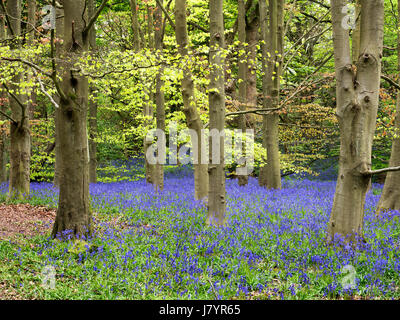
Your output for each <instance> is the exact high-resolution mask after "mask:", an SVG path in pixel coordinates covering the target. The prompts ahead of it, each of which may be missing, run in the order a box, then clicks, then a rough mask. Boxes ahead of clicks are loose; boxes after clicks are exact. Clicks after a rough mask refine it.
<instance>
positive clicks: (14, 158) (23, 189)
mask: <svg viewBox="0 0 400 320" xmlns="http://www.w3.org/2000/svg"><path fill="white" fill-rule="evenodd" d="M3 5H4V4H2V6H3ZM21 8H22V5H21V1H20V0H8V1H7V8H4V7H3V10H4V9H6V10H5V11H6V12H5V14H6V18H7V24H8V27H7V31H8V36H9V38H10V39H12V41H11V48H12V49H14V50H17V49H18V48H19V47H20V46H21V39H20V38H19V37H20V36H21ZM23 78H24V75H23V73H22V72H20V71H18V70H16V71H15V73H14V76H13V79H12V82H11V83H10V85H9V86H8V85H6V84H5V83H3V87H4V88H5V89H6V91H7V92H8V95H9V104H10V108H11V119H12V121H10V179H9V181H10V184H9V196H8V197H9V199H17V198H18V199H21V198H23V197H24V196H27V195H29V189H30V156H31V137H30V129H29V113H28V107H27V105H28V104H27V101H26V100H27V99H26V94H23V93H21V91H20V89H19V84H20V83H21V81H23Z"/></svg>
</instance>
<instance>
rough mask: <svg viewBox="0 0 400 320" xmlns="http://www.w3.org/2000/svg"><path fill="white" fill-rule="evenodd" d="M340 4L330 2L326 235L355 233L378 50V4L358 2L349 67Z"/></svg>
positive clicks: (366, 171) (367, 168) (367, 162)
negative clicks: (333, 162)
mask: <svg viewBox="0 0 400 320" xmlns="http://www.w3.org/2000/svg"><path fill="white" fill-rule="evenodd" d="M346 5H347V1H346V0H331V12H332V25H333V44H334V55H335V69H336V101H337V109H336V110H337V111H336V114H337V117H338V119H339V127H340V156H339V175H338V180H337V186H336V192H335V197H334V201H333V207H332V212H331V216H330V220H329V225H328V231H329V235H330V237H334V235H335V234H341V235H342V236H345V237H346V236H351V238H354V234H355V233H358V234H361V232H362V228H363V218H364V204H365V196H366V192H367V190H368V186H369V183H370V179H371V175H372V174H373V173H374V172H373V171H372V170H371V152H372V141H373V137H374V132H375V124H376V116H377V109H378V103H379V88H380V76H381V58H382V46H383V21H384V20H383V12H384V11H383V0H361V1H360V5H361V11H360V12H361V13H360V47H359V52H360V55H359V56H358V57H357V62H356V64H355V65H354V64H352V56H351V53H350V41H349V40H350V36H349V29H350V28H349V27H346V25H344V24H343V21H345V18H346V14H347V13H343V12H344V10H343V8H344V7H345V6H346Z"/></svg>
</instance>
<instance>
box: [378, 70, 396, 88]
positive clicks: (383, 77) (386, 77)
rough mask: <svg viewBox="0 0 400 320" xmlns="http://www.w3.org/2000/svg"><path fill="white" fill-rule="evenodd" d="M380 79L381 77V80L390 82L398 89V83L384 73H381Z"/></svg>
mask: <svg viewBox="0 0 400 320" xmlns="http://www.w3.org/2000/svg"><path fill="white" fill-rule="evenodd" d="M381 79H383V80H385V81H387V82H388V83H390V84H391V85H392V86H393V87H395V88H396V89H397V90H400V85H399V84H397V83H396V82H395V81H394V80H392V79H390V78H389V77H388V76H385V75H384V74H381Z"/></svg>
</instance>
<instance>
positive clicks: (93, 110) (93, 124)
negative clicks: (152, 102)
mask: <svg viewBox="0 0 400 320" xmlns="http://www.w3.org/2000/svg"><path fill="white" fill-rule="evenodd" d="M95 8H96V2H95V1H94V0H89V1H88V14H89V16H92V15H93V14H94V12H95ZM89 47H90V50H91V51H92V52H96V50H97V45H96V28H95V27H94V25H93V27H92V28H91V30H90V32H89ZM90 93H91V95H92V99H90V100H89V183H96V182H97V143H96V139H97V102H96V101H95V100H94V99H96V94H95V88H93V87H91V88H90Z"/></svg>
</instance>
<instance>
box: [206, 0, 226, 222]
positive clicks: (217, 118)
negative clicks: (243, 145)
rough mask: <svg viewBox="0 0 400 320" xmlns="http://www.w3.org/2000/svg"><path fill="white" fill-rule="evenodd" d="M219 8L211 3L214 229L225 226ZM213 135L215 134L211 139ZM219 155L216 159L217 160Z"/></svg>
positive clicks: (220, 4)
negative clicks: (214, 143)
mask: <svg viewBox="0 0 400 320" xmlns="http://www.w3.org/2000/svg"><path fill="white" fill-rule="evenodd" d="M222 7H223V0H210V8H209V9H210V86H209V109H210V140H209V151H210V155H209V157H210V162H209V167H208V172H209V175H210V176H209V192H208V216H207V224H208V225H217V226H221V225H224V224H225V222H226V219H225V209H226V200H225V199H226V195H225V193H226V192H225V170H224V169H225V168H224V167H225V163H224V151H225V148H224V137H223V135H219V134H220V133H221V132H222V131H223V130H224V127H225V85H224V82H225V77H224V67H225V59H224V54H223V49H224V16H223V10H222ZM213 131H214V132H216V133H217V134H216V137H214V138H213ZM213 139H214V140H216V141H215V142H217V141H218V142H219V146H218V145H217V144H216V145H213ZM218 153H219V157H216V155H217V154H218ZM215 158H217V159H215ZM213 160H216V161H215V162H214V161H213Z"/></svg>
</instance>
